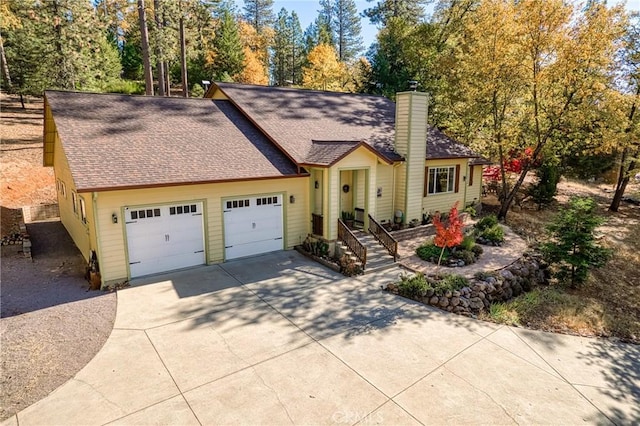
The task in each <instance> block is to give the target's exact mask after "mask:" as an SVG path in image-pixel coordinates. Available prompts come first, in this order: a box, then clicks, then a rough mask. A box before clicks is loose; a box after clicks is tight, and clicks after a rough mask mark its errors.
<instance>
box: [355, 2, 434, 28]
mask: <svg viewBox="0 0 640 426" xmlns="http://www.w3.org/2000/svg"><path fill="white" fill-rule="evenodd" d="M370 1H371V0H370ZM426 3H428V0H380V1H379V2H378V3H377V4H376V5H375V6H374V7H372V8H370V9H366V10H365V11H364V16H366V17H367V18H369V20H370V21H371V23H372V24H375V25H381V26H383V27H386V26H387V24H388V22H389V20H390V19H391V18H396V19H402V20H404V21H406V22H407V23H409V24H411V25H416V24H417V23H418V22H420V21H421V20H422V19H423V18H424V5H425V4H426Z"/></svg>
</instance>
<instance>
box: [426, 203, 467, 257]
mask: <svg viewBox="0 0 640 426" xmlns="http://www.w3.org/2000/svg"><path fill="white" fill-rule="evenodd" d="M448 217H449V220H448V222H449V223H448V225H447V226H445V224H444V223H443V221H442V220H441V217H440V216H435V217H434V218H433V226H434V227H435V228H436V236H435V238H434V239H433V242H434V244H435V245H436V246H438V247H440V248H441V252H440V257H439V258H438V266H439V265H440V262H442V257H443V255H444V251H445V249H446V248H451V247H455V246H457V245H458V244H460V243H461V242H462V237H463V236H462V228H463V223H462V220H460V217H459V216H458V202H457V201H456V202H455V204H454V205H453V206H452V207H451V210H450V211H449V216H448Z"/></svg>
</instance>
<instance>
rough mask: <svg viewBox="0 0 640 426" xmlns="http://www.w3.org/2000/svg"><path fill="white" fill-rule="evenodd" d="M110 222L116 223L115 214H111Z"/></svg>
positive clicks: (116, 216)
mask: <svg viewBox="0 0 640 426" xmlns="http://www.w3.org/2000/svg"><path fill="white" fill-rule="evenodd" d="M111 222H113V223H118V215H117V214H115V213H111Z"/></svg>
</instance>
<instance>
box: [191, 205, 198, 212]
mask: <svg viewBox="0 0 640 426" xmlns="http://www.w3.org/2000/svg"><path fill="white" fill-rule="evenodd" d="M196 211H198V207H197V206H196V205H195V204H191V213H195V212H196Z"/></svg>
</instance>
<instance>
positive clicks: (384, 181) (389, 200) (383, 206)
mask: <svg viewBox="0 0 640 426" xmlns="http://www.w3.org/2000/svg"><path fill="white" fill-rule="evenodd" d="M378 188H381V189H382V196H381V197H378V192H377V191H378ZM393 192H394V188H393V166H390V165H387V164H378V167H377V170H376V213H375V219H376V220H377V221H378V222H382V221H385V222H386V221H389V220H393Z"/></svg>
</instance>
